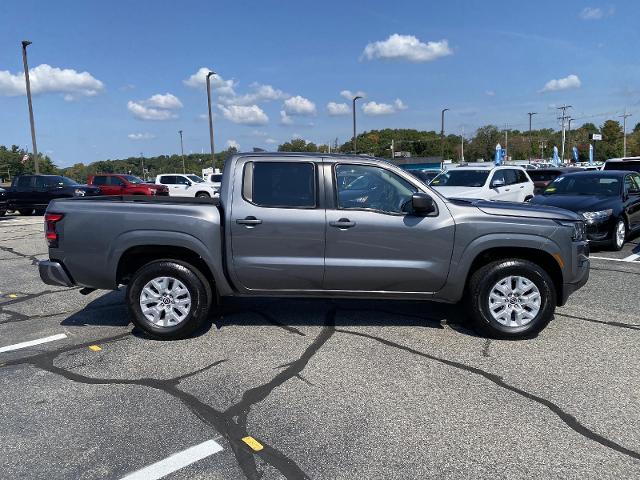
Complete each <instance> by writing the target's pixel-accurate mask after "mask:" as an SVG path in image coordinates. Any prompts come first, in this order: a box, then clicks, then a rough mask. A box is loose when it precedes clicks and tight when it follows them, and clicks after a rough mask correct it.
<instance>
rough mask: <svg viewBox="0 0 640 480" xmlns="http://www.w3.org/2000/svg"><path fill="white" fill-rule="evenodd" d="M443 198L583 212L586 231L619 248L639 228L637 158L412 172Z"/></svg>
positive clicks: (639, 168) (591, 237)
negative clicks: (583, 164) (573, 164)
mask: <svg viewBox="0 0 640 480" xmlns="http://www.w3.org/2000/svg"><path fill="white" fill-rule="evenodd" d="M412 173H414V175H416V176H417V177H418V178H420V179H421V180H422V181H423V182H425V183H428V185H430V186H431V187H432V188H433V189H434V190H436V191H437V192H439V193H441V194H442V195H444V196H445V197H447V198H469V199H483V200H500V201H513V202H531V203H533V204H537V205H548V206H552V207H559V208H564V209H566V210H571V211H574V212H576V213H578V214H580V215H582V216H583V218H584V219H585V222H586V224H587V236H588V238H589V240H590V241H591V242H593V243H600V244H604V245H605V246H608V247H609V248H610V249H612V250H620V249H622V247H623V246H624V243H625V241H626V240H627V239H628V238H629V236H630V235H631V234H633V233H636V232H638V231H640V158H638V159H612V160H608V161H607V162H606V163H605V164H604V166H603V167H602V170H599V169H597V168H577V167H564V168H559V167H551V168H532V169H525V168H522V167H518V166H500V167H495V166H491V165H489V166H486V167H485V166H466V167H457V168H453V169H450V170H447V171H443V172H428V171H421V172H412Z"/></svg>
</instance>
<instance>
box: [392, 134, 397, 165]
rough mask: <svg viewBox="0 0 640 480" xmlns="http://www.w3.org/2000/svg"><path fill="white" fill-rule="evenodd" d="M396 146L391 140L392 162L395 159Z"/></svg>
mask: <svg viewBox="0 0 640 480" xmlns="http://www.w3.org/2000/svg"><path fill="white" fill-rule="evenodd" d="M395 147H396V145H395V142H394V141H393V138H392V139H391V161H393V159H394V158H396V149H395Z"/></svg>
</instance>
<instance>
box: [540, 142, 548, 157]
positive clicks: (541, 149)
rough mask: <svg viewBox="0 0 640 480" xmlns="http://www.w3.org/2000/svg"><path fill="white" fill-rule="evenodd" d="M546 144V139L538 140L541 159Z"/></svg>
mask: <svg viewBox="0 0 640 480" xmlns="http://www.w3.org/2000/svg"><path fill="white" fill-rule="evenodd" d="M546 146H547V141H546V140H540V152H541V153H540V158H541V159H542V160H544V147H546Z"/></svg>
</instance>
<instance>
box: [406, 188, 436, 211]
mask: <svg viewBox="0 0 640 480" xmlns="http://www.w3.org/2000/svg"><path fill="white" fill-rule="evenodd" d="M411 208H412V210H413V213H414V214H416V215H429V214H430V213H433V212H435V211H436V204H435V202H434V201H433V198H431V197H430V196H429V195H427V194H426V193H421V192H420V193H414V194H413V195H412V196H411Z"/></svg>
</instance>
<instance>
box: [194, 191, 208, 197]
mask: <svg viewBox="0 0 640 480" xmlns="http://www.w3.org/2000/svg"><path fill="white" fill-rule="evenodd" d="M196 198H211V195H209V194H208V193H207V192H198V193H196Z"/></svg>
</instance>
